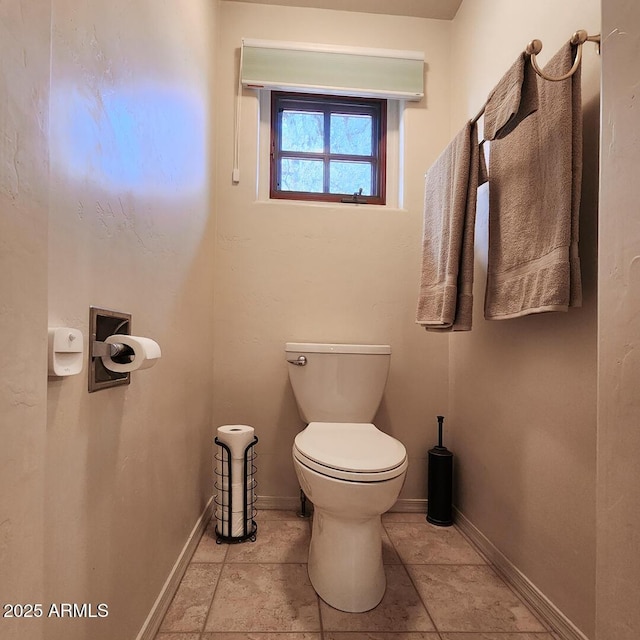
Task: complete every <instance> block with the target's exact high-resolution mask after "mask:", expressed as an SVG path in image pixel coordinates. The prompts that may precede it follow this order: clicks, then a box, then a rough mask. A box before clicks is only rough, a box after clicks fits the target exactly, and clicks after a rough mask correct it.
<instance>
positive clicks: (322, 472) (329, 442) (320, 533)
mask: <svg viewBox="0 0 640 640" xmlns="http://www.w3.org/2000/svg"><path fill="white" fill-rule="evenodd" d="M285 350H286V357H287V362H288V365H287V366H288V368H289V380H290V381H291V386H292V388H293V392H294V395H295V398H296V402H297V405H298V411H299V413H300V416H301V418H302V419H303V420H304V422H306V423H307V427H306V428H305V429H304V430H302V431H301V432H300V433H299V434H298V435H297V436H296V438H295V441H294V444H293V465H294V468H295V471H296V475H297V476H298V480H299V482H300V486H301V487H302V490H303V491H304V493H305V494H306V496H307V497H308V498H309V499H310V500H311V502H312V503H313V506H314V518H313V529H312V534H311V545H310V547H309V562H308V570H309V578H310V580H311V584H312V585H313V588H314V589H315V591H316V593H317V594H318V595H319V596H320V597H321V598H322V599H323V600H324V601H325V602H326V603H327V604H329V605H331V606H332V607H334V608H336V609H339V610H341V611H348V612H354V613H355V612H362V611H368V610H369V609H373V608H374V607H375V606H376V605H378V604H379V602H380V601H381V600H382V597H383V596H384V592H385V588H386V578H385V574H384V567H383V564H382V523H381V516H382V514H383V513H385V512H386V511H388V510H389V509H390V508H391V507H392V506H393V504H394V503H395V501H396V500H397V498H398V495H399V493H400V489H402V485H403V483H404V479H405V476H406V473H407V465H408V460H407V452H406V450H405V448H404V446H403V444H402V443H401V442H399V441H398V440H396V439H395V438H392V437H391V436H389V435H387V434H386V433H383V432H382V431H380V430H379V429H378V428H377V427H376V426H375V425H374V424H373V423H372V422H371V421H372V420H373V417H374V416H375V413H376V411H377V409H378V406H379V404H380V400H381V399H382V394H383V392H384V388H385V385H386V381H387V374H388V372H389V361H390V358H391V347H390V346H389V345H362V344H318V343H300V342H288V343H287V344H286V347H285Z"/></svg>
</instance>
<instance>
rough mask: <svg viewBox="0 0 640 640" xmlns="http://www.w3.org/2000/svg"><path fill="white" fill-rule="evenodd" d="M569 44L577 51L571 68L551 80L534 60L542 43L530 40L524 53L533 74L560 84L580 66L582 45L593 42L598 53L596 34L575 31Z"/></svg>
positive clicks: (479, 115)
mask: <svg viewBox="0 0 640 640" xmlns="http://www.w3.org/2000/svg"><path fill="white" fill-rule="evenodd" d="M570 42H571V44H573V45H577V47H578V48H577V51H576V59H575V60H574V62H573V66H572V67H571V69H569V71H567V73H565V74H564V75H562V76H560V77H559V78H552V77H550V76H548V75H546V74H545V73H544V71H543V70H542V69H541V68H540V66H539V65H538V61H537V60H536V55H537V54H538V53H540V52H541V51H542V41H541V40H537V39H536V40H532V41H531V42H530V43H529V44H528V45H527V47H526V49H525V52H526V53H527V54H529V56H530V58H531V66H532V67H533V68H534V69H535V72H536V73H537V74H538V75H539V76H540V77H541V78H544V79H545V80H550V81H551V82H560V80H566V79H567V78H570V77H571V76H572V75H573V74H574V73H575V72H576V71H577V69H578V67H579V66H580V61H581V60H582V45H583V44H584V43H585V42H595V44H596V47H597V52H598V53H600V34H599V33H598V34H596V35H595V36H590V35H589V34H588V33H587V32H586V31H585V30H584V29H579V30H578V31H576V32H575V33H574V34H573V35H572V36H571V40H570ZM486 106H487V103H486V102H485V103H484V104H483V105H482V108H481V109H480V111H478V113H477V114H476V115H475V117H474V118H473V119H472V120H471V124H474V123H475V122H477V121H478V120H479V119H480V117H481V116H482V114H483V113H484V109H485V107H486Z"/></svg>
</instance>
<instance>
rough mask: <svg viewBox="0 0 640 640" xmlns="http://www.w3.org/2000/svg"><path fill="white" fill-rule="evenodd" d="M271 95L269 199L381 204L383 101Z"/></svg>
mask: <svg viewBox="0 0 640 640" xmlns="http://www.w3.org/2000/svg"><path fill="white" fill-rule="evenodd" d="M271 95H272V103H271V180H270V186H271V188H270V197H271V198H287V199H295V200H318V201H324V202H358V203H363V204H364V203H368V204H385V181H386V167H385V164H386V111H387V103H386V100H380V99H374V98H346V97H338V96H319V95H308V94H300V93H283V92H278V91H273V92H272V94H271Z"/></svg>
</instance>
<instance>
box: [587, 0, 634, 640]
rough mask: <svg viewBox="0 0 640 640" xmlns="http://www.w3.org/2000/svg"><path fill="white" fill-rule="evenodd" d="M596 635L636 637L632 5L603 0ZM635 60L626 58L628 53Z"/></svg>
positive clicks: (624, 639)
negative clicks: (604, 38) (604, 35)
mask: <svg viewBox="0 0 640 640" xmlns="http://www.w3.org/2000/svg"><path fill="white" fill-rule="evenodd" d="M602 22H603V25H602V27H603V29H602V30H603V33H605V34H607V35H608V37H607V38H606V40H605V44H604V46H603V52H602V64H603V87H602V89H603V92H602V98H603V101H602V123H603V128H602V154H601V166H602V173H601V190H600V210H601V215H600V235H599V254H600V264H599V272H598V273H599V285H600V296H599V309H598V347H599V370H598V494H597V495H598V510H597V525H598V528H597V540H598V546H597V549H598V555H597V559H598V562H597V582H596V632H597V633H596V637H597V638H598V640H608V639H609V638H615V639H616V640H635V638H638V637H640V611H639V610H638V590H639V582H638V576H639V575H640V554H639V553H638V549H640V511H639V510H638V504H640V467H639V466H638V452H640V430H639V429H638V425H640V393H639V392H638V381H640V358H639V356H638V348H639V345H640V325H639V324H638V317H639V314H640V296H639V295H638V292H639V291H640V273H639V272H638V264H639V256H640V227H639V225H638V201H639V200H640V188H639V186H638V167H639V166H640V128H639V127H638V112H637V107H636V104H635V103H636V101H637V87H638V68H637V64H635V61H636V60H637V56H638V50H639V48H640V7H639V6H638V5H637V3H630V2H622V1H620V0H612V1H607V2H604V3H603V14H602ZM632 61H634V62H632Z"/></svg>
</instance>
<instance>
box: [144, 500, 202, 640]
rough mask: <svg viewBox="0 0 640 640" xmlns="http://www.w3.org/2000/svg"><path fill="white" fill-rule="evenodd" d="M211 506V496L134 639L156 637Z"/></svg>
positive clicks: (151, 638)
mask: <svg viewBox="0 0 640 640" xmlns="http://www.w3.org/2000/svg"><path fill="white" fill-rule="evenodd" d="M212 506H213V497H211V498H209V502H207V504H206V506H205V508H204V510H203V512H202V513H201V514H200V517H199V518H198V520H197V522H196V524H195V526H194V527H193V529H192V531H191V533H190V534H189V537H188V538H187V541H186V542H185V544H184V547H182V551H181V552H180V555H179V556H178V559H177V560H176V561H175V564H174V565H173V568H172V569H171V572H170V573H169V577H168V578H167V579H166V581H165V583H164V585H162V589H161V590H160V595H159V596H158V597H157V598H156V601H155V602H154V603H153V607H152V608H151V611H150V612H149V615H148V616H147V619H146V620H145V621H144V624H143V625H142V628H141V629H140V632H139V633H138V635H137V636H136V640H154V638H155V637H156V633H158V629H159V628H160V625H161V624H162V620H163V618H164V615H165V613H167V609H168V608H169V605H170V604H171V600H172V599H173V596H174V595H175V593H176V591H177V590H178V586H179V585H180V580H182V576H184V573H185V571H186V570H187V566H188V565H189V561H190V560H191V557H192V556H193V554H194V552H195V550H196V547H197V546H198V543H199V542H200V538H202V534H203V533H204V530H205V529H206V528H207V524H208V523H209V520H211V511H212Z"/></svg>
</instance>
